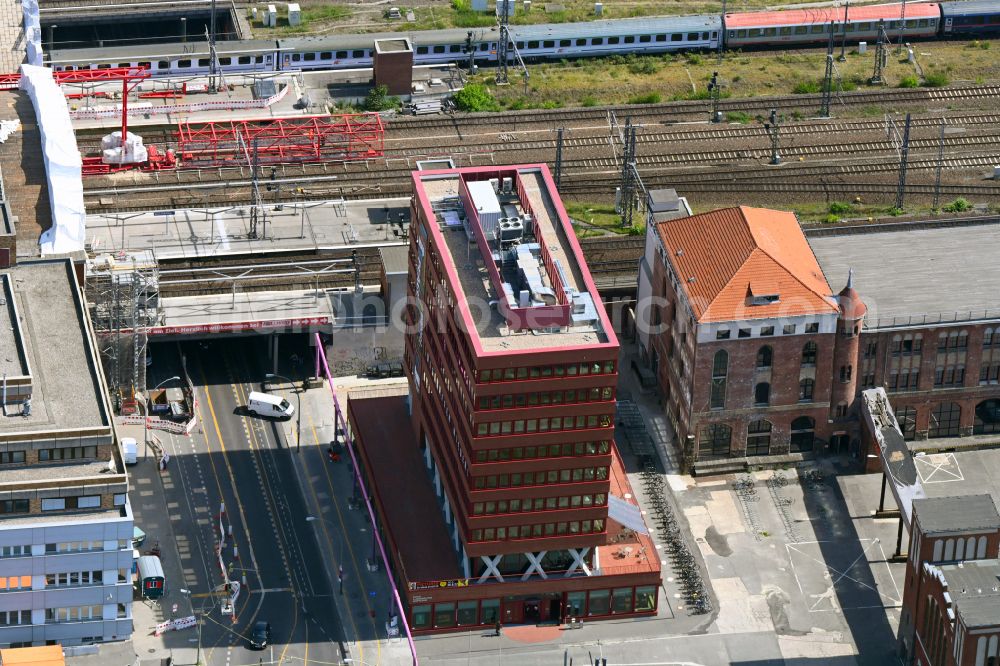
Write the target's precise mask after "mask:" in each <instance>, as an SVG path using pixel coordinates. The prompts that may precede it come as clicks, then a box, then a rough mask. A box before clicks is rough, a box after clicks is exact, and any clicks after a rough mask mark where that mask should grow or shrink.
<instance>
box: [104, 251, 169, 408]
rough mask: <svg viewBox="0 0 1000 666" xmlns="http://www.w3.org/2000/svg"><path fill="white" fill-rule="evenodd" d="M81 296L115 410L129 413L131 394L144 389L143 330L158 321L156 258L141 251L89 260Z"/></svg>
mask: <svg viewBox="0 0 1000 666" xmlns="http://www.w3.org/2000/svg"><path fill="white" fill-rule="evenodd" d="M86 294H87V303H88V304H89V307H90V317H91V321H92V322H93V325H94V332H95V334H96V336H97V343H98V347H99V349H100V353H101V362H102V364H103V366H104V373H105V376H106V378H107V382H108V390H109V391H110V393H111V396H112V399H113V400H114V404H115V408H116V409H118V410H119V411H120V413H122V414H129V413H133V412H134V411H135V409H136V394H137V393H143V392H145V390H146V344H147V338H148V329H149V327H150V326H155V325H157V324H158V323H159V319H160V298H159V272H158V269H157V266H156V260H155V258H154V257H153V255H152V253H151V252H144V253H139V254H135V255H116V256H111V255H106V256H103V257H99V258H97V259H93V260H91V261H90V262H88V264H87V281H86Z"/></svg>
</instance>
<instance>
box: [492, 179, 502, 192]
mask: <svg viewBox="0 0 1000 666" xmlns="http://www.w3.org/2000/svg"><path fill="white" fill-rule="evenodd" d="M490 186H491V187H492V188H493V191H494V192H499V191H500V179H499V178H490Z"/></svg>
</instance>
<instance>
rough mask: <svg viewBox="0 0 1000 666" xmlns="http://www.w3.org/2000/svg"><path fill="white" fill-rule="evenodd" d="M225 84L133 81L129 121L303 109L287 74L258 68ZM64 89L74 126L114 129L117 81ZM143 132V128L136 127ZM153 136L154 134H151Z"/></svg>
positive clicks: (140, 123)
mask: <svg viewBox="0 0 1000 666" xmlns="http://www.w3.org/2000/svg"><path fill="white" fill-rule="evenodd" d="M223 82H224V83H225V85H226V89H225V90H220V91H219V92H216V93H210V92H209V91H208V87H209V80H208V77H207V76H176V77H169V78H159V77H158V78H155V79H148V80H146V81H143V82H141V83H140V84H139V85H138V86H136V88H135V90H133V91H132V92H131V94H130V95H129V100H128V113H129V118H128V122H129V126H130V127H131V128H141V127H144V126H156V127H160V126H163V125H168V126H169V125H176V124H177V122H178V120H179V119H180V118H183V119H184V120H185V122H188V123H198V122H206V123H207V122H214V121H239V120H265V119H269V118H281V117H287V116H294V115H298V114H302V113H303V112H304V111H306V109H302V108H301V105H300V104H299V99H300V97H301V95H300V94H299V93H300V91H301V88H299V87H298V86H297V84H296V82H295V80H294V78H293V76H291V75H290V74H287V73H262V74H249V73H248V74H239V75H235V76H226V77H225V78H224V80H223ZM62 87H63V92H64V93H65V94H66V97H67V99H68V100H69V102H70V104H71V108H70V117H71V118H72V120H73V128H74V129H76V130H77V131H80V130H96V129H107V130H109V131H110V130H114V129H116V128H117V127H118V126H120V125H121V107H122V103H121V99H119V98H117V97H115V96H114V95H115V94H116V93H117V94H118V95H120V93H121V83H117V87H116V84H115V83H114V82H111V83H105V84H84V83H66V84H63V86H62ZM140 134H141V131H140ZM151 139H152V137H151Z"/></svg>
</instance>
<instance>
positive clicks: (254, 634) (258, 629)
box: [250, 620, 271, 650]
mask: <svg viewBox="0 0 1000 666" xmlns="http://www.w3.org/2000/svg"><path fill="white" fill-rule="evenodd" d="M270 641H271V624H270V623H269V622H265V621H264V620H257V622H255V623H254V625H253V630H252V631H251V632H250V647H251V648H253V649H254V650H263V649H264V648H266V647H267V644H268V643H269V642H270Z"/></svg>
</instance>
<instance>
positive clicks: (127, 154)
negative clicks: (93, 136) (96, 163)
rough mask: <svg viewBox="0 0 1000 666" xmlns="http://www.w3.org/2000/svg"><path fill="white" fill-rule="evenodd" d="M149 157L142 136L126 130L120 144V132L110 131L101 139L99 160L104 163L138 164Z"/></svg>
mask: <svg viewBox="0 0 1000 666" xmlns="http://www.w3.org/2000/svg"><path fill="white" fill-rule="evenodd" d="M148 159H149V153H148V152H147V150H146V147H145V146H143V145H142V137H141V136H139V135H138V134H132V132H127V133H126V136H125V143H124V145H122V133H121V132H112V133H111V134H108V135H107V136H105V137H104V138H103V139H101V161H102V162H104V163H105V164H139V163H142V162H146V161H147V160H148Z"/></svg>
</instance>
